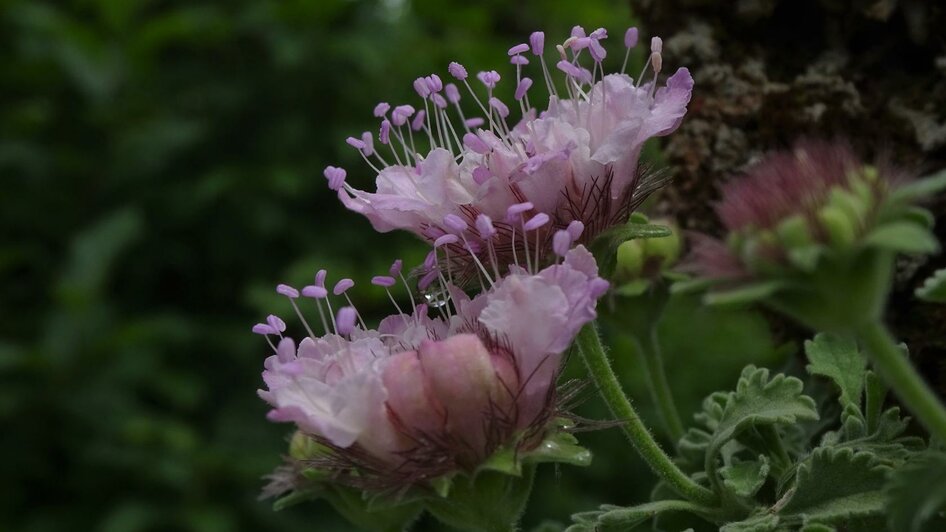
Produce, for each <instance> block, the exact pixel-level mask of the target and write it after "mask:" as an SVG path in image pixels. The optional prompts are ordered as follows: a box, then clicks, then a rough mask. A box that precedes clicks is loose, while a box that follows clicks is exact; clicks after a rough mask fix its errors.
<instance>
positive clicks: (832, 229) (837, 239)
mask: <svg viewBox="0 0 946 532" xmlns="http://www.w3.org/2000/svg"><path fill="white" fill-rule="evenodd" d="M818 221H820V222H821V226H822V227H823V228H824V229H825V232H827V233H828V239H829V240H830V241H831V244H832V245H835V246H842V247H847V246H850V245H851V244H853V243H854V240H855V239H856V238H857V232H856V231H855V230H854V225H853V224H852V223H851V219H850V218H849V217H848V215H847V213H846V212H844V211H843V210H842V209H841V208H839V207H836V206H834V205H827V206H825V207H822V209H821V210H820V211H819V212H818Z"/></svg>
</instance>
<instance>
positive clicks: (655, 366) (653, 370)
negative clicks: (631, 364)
mask: <svg viewBox="0 0 946 532" xmlns="http://www.w3.org/2000/svg"><path fill="white" fill-rule="evenodd" d="M637 345H638V348H639V349H640V351H641V360H643V362H644V370H645V371H646V372H647V387H648V388H649V389H650V394H651V396H652V397H653V400H654V404H655V405H657V413H659V414H660V420H661V421H662V422H663V426H664V429H666V431H667V435H668V436H669V437H670V439H671V440H672V441H674V442H677V441H680V438H682V437H683V422H682V421H681V420H680V413H679V411H678V410H677V405H676V403H675V402H674V400H673V392H671V390H670V383H669V382H668V381H667V370H666V369H664V360H663V355H662V354H661V350H660V341H659V339H658V338H657V328H656V327H654V328H652V329H651V330H650V331H649V334H647V335H646V337H642V338H639V339H638V340H637Z"/></svg>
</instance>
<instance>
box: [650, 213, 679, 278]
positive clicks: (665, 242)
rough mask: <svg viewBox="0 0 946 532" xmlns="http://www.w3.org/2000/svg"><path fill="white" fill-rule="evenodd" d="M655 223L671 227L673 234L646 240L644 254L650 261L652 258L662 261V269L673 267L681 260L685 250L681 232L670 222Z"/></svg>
mask: <svg viewBox="0 0 946 532" xmlns="http://www.w3.org/2000/svg"><path fill="white" fill-rule="evenodd" d="M654 223H656V224H661V225H667V226H669V227H670V228H671V230H672V231H673V234H671V235H670V236H663V237H658V238H648V239H646V240H644V252H645V254H646V255H647V260H650V258H651V257H653V258H658V259H660V267H661V268H666V267H668V266H672V265H674V264H676V262H677V260H679V259H680V253H681V252H682V250H683V242H682V240H681V239H680V231H679V230H677V228H676V226H674V225H673V224H671V223H669V222H665V221H660V220H657V221H655V222H654Z"/></svg>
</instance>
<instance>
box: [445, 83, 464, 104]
mask: <svg viewBox="0 0 946 532" xmlns="http://www.w3.org/2000/svg"><path fill="white" fill-rule="evenodd" d="M444 93H445V94H446V95H447V101H449V102H450V103H457V102H459V101H460V89H458V88H457V86H456V85H454V84H453V83H447V84H446V85H445V86H444Z"/></svg>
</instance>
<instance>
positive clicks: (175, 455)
mask: <svg viewBox="0 0 946 532" xmlns="http://www.w3.org/2000/svg"><path fill="white" fill-rule="evenodd" d="M626 4H627V2H624V1H617V0H615V1H609V0H588V1H585V2H582V3H580V4H578V3H575V2H572V1H570V0H552V1H541V2H540V1H538V0H535V1H521V2H507V1H503V0H489V1H485V2H477V3H471V2H465V1H462V0H415V1H408V0H379V1H368V0H253V1H248V0H232V1H228V2H216V3H211V2H187V1H162V2H158V1H148V0H138V1H133V0H70V1H59V2H51V1H50V2H46V1H40V0H0V58H2V63H0V97H2V102H3V105H2V106H0V180H2V181H0V182H2V187H3V188H2V190H3V191H2V193H0V235H2V239H0V278H2V280H3V289H2V291H0V313H2V316H0V317H2V319H0V384H2V385H0V426H2V430H3V437H2V438H0V453H2V456H3V460H2V461H0V478H2V479H3V482H4V485H5V486H6V488H5V489H4V490H3V491H4V496H3V497H0V529H3V530H18V531H28V532H39V531H67V530H69V531H72V530H90V531H102V532H127V531H145V530H194V531H207V532H211V531H230V530H320V531H323V530H348V529H349V528H348V526H347V525H345V524H343V523H342V522H341V521H339V520H338V518H336V517H335V516H334V514H333V513H332V512H331V511H330V510H329V509H328V507H327V506H326V505H324V504H314V505H303V506H300V507H296V508H293V509H291V510H287V511H285V512H281V513H273V512H272V511H271V509H270V504H269V502H267V501H263V502H260V501H257V500H256V496H257V493H258V489H259V487H260V486H261V480H260V477H261V476H262V475H264V474H265V473H267V472H268V471H269V470H271V469H272V468H273V467H274V466H275V465H276V464H277V463H278V462H279V455H280V453H281V452H283V451H284V449H285V445H286V442H285V437H286V435H287V433H288V427H286V426H278V425H273V424H270V423H268V422H266V421H265V419H264V414H265V411H266V407H265V405H264V404H263V403H262V401H260V400H259V399H258V398H257V397H256V396H255V394H254V390H255V389H256V388H257V387H258V386H259V384H260V379H259V371H260V369H261V362H262V359H263V357H264V356H265V355H266V351H267V350H266V349H265V345H264V344H263V343H262V342H261V340H259V339H258V338H256V337H253V336H252V335H250V334H249V326H250V325H251V324H252V323H254V322H255V321H257V320H258V319H259V318H261V317H262V316H265V315H266V314H267V313H269V312H273V311H275V312H277V313H281V314H283V315H288V314H289V310H288V308H286V304H285V302H284V301H283V300H282V299H281V298H279V297H278V296H276V295H275V294H273V293H272V286H274V285H275V284H276V283H277V282H281V281H288V282H293V283H297V284H304V283H306V282H308V280H309V279H310V278H311V275H312V273H313V272H314V270H315V269H317V268H318V267H326V268H328V269H329V270H330V272H331V274H332V275H334V276H335V278H338V277H340V276H350V277H353V278H354V279H355V280H356V281H364V280H366V279H368V278H369V277H370V276H371V275H372V274H375V273H378V272H379V271H382V270H384V269H385V268H386V267H387V265H388V264H389V263H390V261H391V260H392V259H393V258H396V257H398V256H402V257H405V258H406V259H407V262H408V263H410V262H412V261H414V262H416V261H417V259H419V258H420V257H422V255H421V253H422V250H421V249H420V247H419V246H418V245H417V244H416V243H415V242H414V241H413V240H412V239H411V238H409V237H406V236H404V235H377V234H375V233H374V232H373V231H371V229H370V226H369V224H368V223H367V222H366V221H365V220H363V219H362V218H361V217H359V216H356V215H346V214H344V213H343V212H342V209H341V208H340V207H339V205H338V204H337V201H336V199H335V198H334V196H333V194H331V193H330V191H328V190H327V189H326V188H325V186H324V180H323V178H322V177H321V170H322V168H323V167H324V166H325V165H326V164H342V165H345V166H347V167H348V168H349V169H350V171H349V176H350V177H349V179H352V180H354V181H359V182H366V181H368V180H369V176H368V172H367V171H365V170H364V169H363V167H362V166H360V165H359V164H358V161H357V160H356V156H355V154H354V153H352V151H351V150H350V149H347V148H348V147H347V146H345V145H344V143H343V141H342V139H344V138H345V137H346V136H347V135H350V134H353V133H358V132H360V131H362V130H363V129H367V128H373V127H374V124H373V122H372V117H371V112H370V111H371V108H372V107H373V105H374V104H375V103H376V102H377V101H379V100H382V99H385V100H388V101H391V102H400V101H405V100H406V99H408V98H410V97H411V96H412V90H411V86H410V82H411V80H413V79H414V77H416V76H418V75H422V74H426V73H429V72H433V71H442V70H444V67H445V65H446V64H447V62H448V61H450V60H452V59H456V58H460V59H462V61H464V62H465V63H466V64H467V66H469V67H471V68H473V69H480V68H497V69H499V68H500V67H503V66H504V63H505V56H506V54H505V50H506V49H507V48H508V47H509V46H510V45H511V44H514V43H516V42H520V41H521V40H523V39H524V38H525V37H526V36H527V35H528V33H529V32H531V31H533V30H535V29H538V28H544V29H546V30H547V31H548V32H550V34H556V35H564V34H566V33H567V31H568V28H570V27H571V26H572V25H573V24H582V25H585V26H586V27H597V26H600V25H605V26H608V27H609V28H611V31H612V32H613V33H614V34H615V35H620V33H618V32H620V31H623V27H625V26H626V25H627V24H628V22H629V17H630V13H629V8H628V6H627V5H626ZM615 40H618V39H615ZM356 293H357V294H358V295H357V297H358V300H359V306H360V308H361V309H362V311H364V312H367V313H371V314H378V313H380V312H383V311H385V309H386V303H385V300H384V296H383V292H379V291H378V290H376V289H374V287H370V286H368V285H367V284H366V283H365V285H364V286H362V287H361V288H359V289H356ZM688 308H689V309H690V310H687V309H688ZM687 312H693V311H692V309H691V307H687V306H686V305H683V306H681V310H680V312H678V313H677V314H676V315H675V316H678V317H677V318H673V317H671V318H672V319H670V320H668V322H667V323H668V325H667V327H684V328H687V329H688V334H687V335H686V336H679V335H674V334H672V332H670V331H668V344H669V345H668V347H667V351H668V355H667V356H668V360H669V361H668V364H669V365H670V366H671V369H672V374H673V375H674V379H675V380H676V383H677V384H678V385H679V386H681V387H682V389H684V390H685V391H686V399H681V400H680V403H681V405H685V406H686V407H688V408H689V407H693V406H695V404H696V401H697V400H698V399H699V397H700V396H701V395H702V394H703V393H706V392H708V391H710V390H714V389H716V388H720V387H724V386H725V384H726V383H728V382H730V381H731V380H732V378H733V376H734V375H737V374H738V368H739V367H741V366H742V364H743V363H744V362H746V361H747V360H750V359H751V360H754V361H756V362H757V363H764V362H765V361H766V360H770V359H771V353H772V350H771V346H770V345H769V344H770V339H769V337H768V332H767V330H766V329H765V327H764V324H763V323H761V322H760V321H759V320H758V319H755V318H749V317H747V316H744V315H726V316H723V317H722V318H719V319H721V320H722V321H713V320H714V319H717V318H712V319H711V318H708V317H702V316H701V317H693V316H690V315H687ZM694 329H695V330H694ZM615 338H618V339H620V332H619V331H617V333H616V334H615ZM617 345H618V348H617V349H616V350H615V352H614V354H615V357H616V358H617V359H618V361H619V369H620V370H621V371H622V372H623V373H625V374H626V375H627V376H628V380H629V383H630V384H632V385H633V386H634V389H636V390H638V392H639V393H638V394H637V396H638V397H640V398H641V403H642V404H643V405H645V406H646V404H647V403H646V393H645V392H644V391H643V388H642V387H640V383H638V382H636V381H635V379H634V378H633V375H635V368H634V366H633V362H632V360H633V359H632V357H630V356H629V355H630V354H629V352H628V350H629V348H628V347H627V346H624V347H623V348H622V344H621V342H620V341H618V344H617ZM623 355H627V356H623ZM622 356H623V358H622ZM758 357H761V359H759V358H758ZM765 357H769V358H768V359H767V358H765ZM624 361H627V364H625V362H624ZM710 369H712V371H709V370H710ZM710 375H712V376H713V377H714V378H715V377H716V376H717V375H718V377H719V380H718V381H713V379H712V378H709V377H708V376H710ZM585 413H586V414H587V415H589V416H596V417H606V415H605V413H604V412H603V411H602V410H601V409H600V406H599V405H597V403H596V402H595V401H590V402H589V403H588V405H587V412H585ZM585 439H586V441H587V442H588V443H589V445H591V446H592V448H593V449H594V450H595V451H596V453H597V462H596V465H595V466H593V467H592V468H590V469H589V470H587V471H574V470H568V471H561V472H559V471H556V470H554V469H550V470H548V471H543V472H542V473H541V475H542V476H541V477H540V481H539V482H540V483H539V484H538V487H537V490H536V498H535V501H534V504H533V505H532V506H531V508H530V513H529V517H528V519H527V520H528V522H530V523H538V522H539V521H541V520H542V519H543V518H553V519H558V520H562V521H565V520H567V516H568V515H569V514H570V513H572V512H573V511H576V510H580V509H587V508H591V507H593V506H595V505H597V504H598V503H601V502H612V503H616V504H624V503H628V502H631V501H632V500H639V499H640V498H641V497H645V496H646V491H645V490H646V486H647V485H649V481H648V480H647V473H646V471H645V470H644V469H643V468H642V466H641V464H640V461H639V460H637V459H636V457H634V456H633V454H632V453H631V452H630V449H629V448H628V447H626V446H625V445H624V443H623V442H622V440H621V436H620V434H619V433H618V432H616V431H607V432H601V433H598V434H591V435H589V436H588V437H587V438H585ZM615 471H622V474H620V475H616V474H615ZM623 471H627V473H626V474H625V473H623ZM638 480H640V482H638ZM422 526H423V525H422ZM427 527H428V528H430V529H434V525H430V524H429V523H428V524H427Z"/></svg>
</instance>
